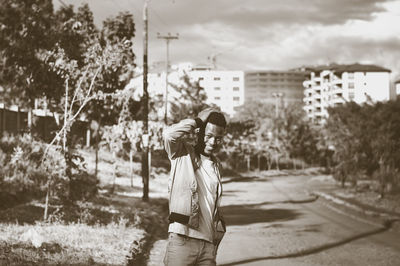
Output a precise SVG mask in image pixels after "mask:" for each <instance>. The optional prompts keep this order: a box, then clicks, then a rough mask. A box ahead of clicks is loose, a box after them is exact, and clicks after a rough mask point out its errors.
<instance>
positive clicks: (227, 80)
mask: <svg viewBox="0 0 400 266" xmlns="http://www.w3.org/2000/svg"><path fill="white" fill-rule="evenodd" d="M189 76H190V77H191V78H193V80H196V81H199V84H200V86H201V87H203V88H204V90H205V92H206V94H207V102H208V103H213V104H215V105H217V106H219V107H220V108H221V110H222V111H223V112H225V113H227V114H229V115H230V116H233V115H234V114H235V108H236V107H238V106H241V105H243V104H244V75H243V71H232V70H213V69H211V68H205V67H201V68H198V67H194V68H193V69H192V71H191V72H190V73H189Z"/></svg>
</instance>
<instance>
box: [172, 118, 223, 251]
mask: <svg viewBox="0 0 400 266" xmlns="http://www.w3.org/2000/svg"><path fill="white" fill-rule="evenodd" d="M195 128H196V121H195V120H193V119H184V120H182V121H181V122H179V123H177V124H174V125H172V126H170V127H168V128H167V129H166V130H165V131H164V147H165V151H166V152H167V154H168V157H169V159H170V161H171V173H170V177H169V182H168V193H169V213H170V215H169V220H170V221H171V222H178V223H182V224H185V225H188V226H189V227H191V228H194V229H197V228H198V227H199V212H201V210H200V206H199V198H198V191H197V180H196V176H195V171H196V170H197V169H198V168H199V167H200V157H199V155H198V154H197V153H196V152H195V150H194V147H193V146H192V145H190V144H188V143H187V142H186V141H185V136H186V135H187V134H190V133H191V132H193V131H194V129H195ZM211 159H212V160H213V162H214V163H215V164H216V166H217V167H216V172H217V175H218V189H217V202H216V206H217V208H215V211H214V219H213V222H214V244H216V245H218V244H219V242H220V241H221V239H222V237H223V235H224V233H225V231H226V230H225V223H224V221H223V219H222V216H221V215H220V211H219V208H218V206H219V201H220V199H221V195H222V184H221V178H220V174H219V169H220V163H219V161H218V160H217V158H215V157H214V156H212V158H211Z"/></svg>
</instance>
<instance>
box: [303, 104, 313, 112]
mask: <svg viewBox="0 0 400 266" xmlns="http://www.w3.org/2000/svg"><path fill="white" fill-rule="evenodd" d="M313 109H314V106H313V105H312V104H309V105H304V110H306V111H308V110H313Z"/></svg>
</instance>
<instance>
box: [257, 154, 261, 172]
mask: <svg viewBox="0 0 400 266" xmlns="http://www.w3.org/2000/svg"><path fill="white" fill-rule="evenodd" d="M260 162H261V157H260V154H257V166H258V167H257V168H258V171H261V163H260Z"/></svg>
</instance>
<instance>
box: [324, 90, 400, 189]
mask: <svg viewBox="0 0 400 266" xmlns="http://www.w3.org/2000/svg"><path fill="white" fill-rule="evenodd" d="M399 113H400V98H399V99H397V100H396V101H389V102H386V103H377V104H375V105H358V104H356V103H354V102H350V103H348V104H346V105H344V106H340V107H336V108H331V109H329V115H330V117H329V119H328V123H327V125H326V132H327V134H328V138H329V141H330V143H332V144H333V146H334V147H335V152H334V154H333V156H332V160H333V168H332V169H333V174H334V177H336V178H337V179H339V180H340V181H341V182H342V184H344V182H345V181H346V179H347V178H348V177H351V178H352V180H350V181H351V182H352V183H353V184H356V183H357V180H358V179H359V178H360V177H363V176H365V175H367V176H369V177H370V178H372V179H374V180H376V181H378V182H379V184H380V189H379V190H380V194H381V196H383V195H384V194H385V192H389V191H390V192H393V191H397V188H398V186H399V185H400V183H399V172H400V116H399V115H398V114H399Z"/></svg>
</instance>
